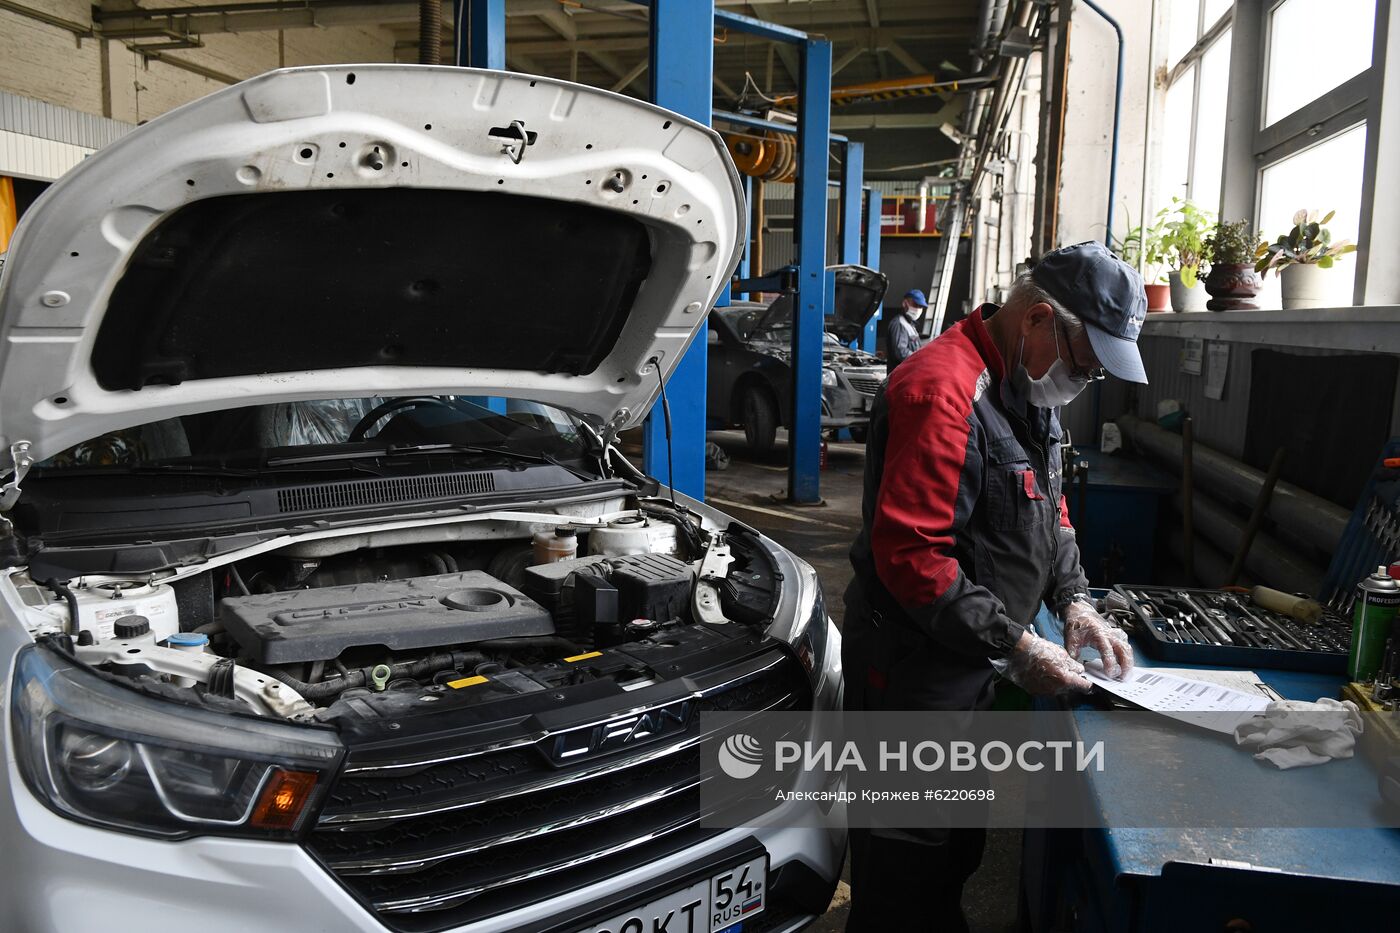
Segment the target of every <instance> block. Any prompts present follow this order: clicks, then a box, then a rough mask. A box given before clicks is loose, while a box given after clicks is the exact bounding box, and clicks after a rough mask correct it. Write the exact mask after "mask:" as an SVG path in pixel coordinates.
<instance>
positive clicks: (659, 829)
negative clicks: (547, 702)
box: [307, 648, 811, 931]
mask: <svg viewBox="0 0 1400 933" xmlns="http://www.w3.org/2000/svg"><path fill="white" fill-rule="evenodd" d="M690 696H691V699H692V701H693V704H694V709H693V714H692V715H691V716H690V717H689V719H688V720H687V726H686V728H685V729H684V730H683V731H677V732H674V733H671V734H668V735H666V736H665V737H664V738H661V739H658V740H654V741H652V742H650V743H647V744H644V745H641V746H640V747H638V748H636V749H635V750H623V751H621V752H617V753H613V754H611V755H608V756H605V757H595V758H592V759H591V760H588V761H584V762H581V763H577V764H571V765H565V766H557V765H555V764H552V763H551V762H550V760H549V759H548V758H547V757H546V755H545V753H544V752H543V751H542V748H543V746H544V743H545V742H546V739H544V738H540V737H538V736H531V737H529V738H528V739H526V740H523V741H521V742H518V743H514V744H508V745H505V746H496V747H488V748H485V749H482V748H468V749H451V748H446V749H442V750H439V751H438V752H437V753H436V754H435V755H434V756H433V758H432V759H431V760H425V761H419V762H414V761H403V760H399V759H395V760H393V762H392V763H380V764H375V763H369V762H363V763H357V761H356V757H355V753H354V751H353V750H352V752H351V757H350V760H349V762H348V764H347V766H346V771H345V773H344V774H343V775H342V776H341V778H340V780H339V781H338V782H337V783H336V785H335V786H334V787H333V788H332V791H331V794H330V797H329V799H328V802H327V805H326V807H325V809H324V811H323V812H322V814H321V816H320V818H319V821H318V823H317V825H316V827H315V829H314V830H313V831H312V833H311V835H310V837H309V838H308V840H307V846H308V847H309V848H310V850H311V851H312V852H313V853H314V854H315V855H316V856H317V857H318V858H319V859H320V860H321V861H322V862H323V863H324V864H325V866H326V867H327V868H328V869H329V870H330V871H331V873H332V874H334V875H335V876H336V877H337V878H338V879H339V880H340V882H341V883H342V884H344V885H345V886H346V887H347V888H348V889H349V890H350V891H351V892H352V893H353V894H355V896H356V897H358V898H359V899H360V900H361V901H362V902H363V903H364V904H365V905H366V906H367V907H368V908H369V909H371V910H373V911H374V912H375V913H376V914H377V915H378V916H379V918H380V920H381V921H383V922H384V923H385V924H386V925H388V926H390V927H392V928H394V929H398V930H411V931H427V930H438V929H442V928H444V927H448V926H454V925H457V924H462V923H470V922H474V921H479V920H483V919H486V918H488V917H492V916H496V915H498V914H501V913H505V912H507V911H510V910H515V909H518V908H521V907H524V906H527V905H530V904H533V903H537V902H541V901H545V900H548V899H550V898H554V897H558V896H560V895H562V894H564V893H566V892H568V891H571V890H577V889H579V888H582V887H585V886H587V885H590V884H594V883H596V882H598V881H601V880H604V879H606V878H610V877H614V876H616V875H617V874H620V873H622V872H625V871H628V870H631V869H634V868H637V867H639V866H642V865H646V864H648V863H649V862H653V861H655V860H656V859H659V858H662V857H664V856H666V855H669V854H672V853H674V852H678V851H681V850H684V849H685V848H688V847H690V846H694V845H696V844H697V843H700V842H702V841H704V840H705V839H707V838H710V837H712V836H714V835H716V834H717V833H719V832H721V831H722V830H718V829H712V828H709V827H708V826H703V825H701V820H702V817H703V816H704V815H705V814H703V813H702V812H701V807H700V786H701V785H702V784H703V783H704V782H705V780H707V777H708V775H707V773H706V771H705V768H704V767H703V766H702V763H701V761H700V744H699V743H700V742H701V741H702V740H703V739H704V738H705V737H706V736H705V735H703V734H701V732H700V724H699V717H698V714H699V713H701V712H709V711H725V712H728V711H745V710H754V711H758V710H768V709H804V708H810V704H811V690H810V687H809V685H808V681H807V678H806V675H805V672H804V671H803V670H802V668H801V666H800V664H798V663H797V662H796V660H794V659H793V658H792V657H791V656H790V655H788V654H787V653H785V652H784V651H782V650H780V649H777V648H775V649H773V650H772V651H771V652H769V653H766V654H764V655H762V656H761V657H760V658H758V659H756V660H751V661H748V662H745V664H744V666H743V668H742V670H740V671H736V674H735V676H734V677H732V678H729V679H727V680H725V681H724V682H722V683H720V684H719V685H717V686H715V687H712V688H708V689H704V690H700V691H698V692H697V693H696V694H692V695H690ZM672 702H674V701H672ZM620 714H621V713H620Z"/></svg>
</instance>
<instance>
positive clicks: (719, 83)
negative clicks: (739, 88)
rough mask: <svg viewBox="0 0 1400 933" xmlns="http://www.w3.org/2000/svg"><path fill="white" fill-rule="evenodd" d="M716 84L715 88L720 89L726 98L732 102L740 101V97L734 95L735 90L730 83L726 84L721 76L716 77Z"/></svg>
mask: <svg viewBox="0 0 1400 933" xmlns="http://www.w3.org/2000/svg"><path fill="white" fill-rule="evenodd" d="M714 82H715V87H717V88H719V90H720V92H721V93H722V94H724V96H725V97H727V98H729V99H730V100H738V99H739V95H738V94H735V93H734V88H732V87H730V86H729V84H728V82H726V81H725V80H724V79H723V78H721V77H720V76H719V75H715V76H714Z"/></svg>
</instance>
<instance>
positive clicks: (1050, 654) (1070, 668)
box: [1002, 632, 1093, 696]
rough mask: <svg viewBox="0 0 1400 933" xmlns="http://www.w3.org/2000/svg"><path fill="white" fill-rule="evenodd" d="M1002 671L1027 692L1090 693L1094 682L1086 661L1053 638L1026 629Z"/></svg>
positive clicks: (1043, 693)
mask: <svg viewBox="0 0 1400 933" xmlns="http://www.w3.org/2000/svg"><path fill="white" fill-rule="evenodd" d="M1002 675H1003V676H1004V677H1005V678H1006V679H1007V680H1009V681H1011V682H1012V683H1013V684H1015V685H1016V686H1018V687H1020V688H1022V689H1023V690H1025V691H1026V692H1027V693H1034V694H1038V695H1042V696H1044V695H1047V694H1056V693H1073V692H1079V693H1088V692H1089V689H1090V687H1092V686H1093V685H1092V684H1091V683H1090V682H1089V678H1088V677H1086V676H1084V665H1083V664H1080V663H1079V662H1078V661H1076V660H1075V659H1074V658H1072V657H1070V656H1069V654H1067V653H1066V652H1065V649H1063V648H1061V647H1060V646H1059V645H1057V644H1055V643H1054V642H1053V641H1046V640H1045V639H1044V638H1041V637H1039V636H1038V635H1034V634H1032V633H1031V632H1026V633H1025V634H1024V635H1022V636H1021V640H1020V641H1018V642H1016V647H1015V648H1012V649H1011V653H1010V654H1009V655H1007V656H1006V670H1005V671H1003V672H1002Z"/></svg>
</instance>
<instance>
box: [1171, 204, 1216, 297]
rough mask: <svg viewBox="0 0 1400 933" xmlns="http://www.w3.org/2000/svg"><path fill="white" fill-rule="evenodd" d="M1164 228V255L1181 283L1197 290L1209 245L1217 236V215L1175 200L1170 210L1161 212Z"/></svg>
mask: <svg viewBox="0 0 1400 933" xmlns="http://www.w3.org/2000/svg"><path fill="white" fill-rule="evenodd" d="M1157 223H1158V225H1160V226H1161V228H1162V251H1163V252H1164V253H1165V254H1166V257H1167V262H1168V264H1170V265H1171V266H1172V267H1173V268H1175V269H1176V271H1178V272H1180V273H1181V283H1182V284H1183V285H1185V286H1186V287H1187V288H1195V287H1196V280H1197V278H1199V277H1200V270H1201V265H1202V264H1203V263H1204V262H1205V260H1206V241H1207V240H1209V239H1210V237H1211V235H1212V234H1213V233H1214V232H1215V214H1214V213H1213V212H1211V211H1206V210H1202V209H1201V208H1199V207H1197V206H1196V205H1195V203H1194V202H1192V201H1188V200H1186V199H1184V198H1172V203H1171V206H1170V207H1164V208H1162V209H1161V210H1160V211H1158V212H1157Z"/></svg>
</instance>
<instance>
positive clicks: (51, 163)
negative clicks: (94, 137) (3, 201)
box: [0, 130, 92, 181]
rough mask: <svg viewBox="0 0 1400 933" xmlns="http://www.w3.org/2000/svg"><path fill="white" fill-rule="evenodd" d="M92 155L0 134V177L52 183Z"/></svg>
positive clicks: (4, 132)
mask: <svg viewBox="0 0 1400 933" xmlns="http://www.w3.org/2000/svg"><path fill="white" fill-rule="evenodd" d="M90 152H92V150H91V149H85V148H83V147H82V146H74V145H72V144H71V143H61V142H56V141H54V140H52V139H40V138H39V137H37V136H24V135H21V134H19V133H11V132H9V131H8V130H0V175H13V176H17V177H19V178H37V179H39V180H41V181H53V180H54V179H56V178H58V176H60V175H62V174H63V173H64V172H66V171H68V170H69V169H70V168H72V167H73V166H75V165H77V164H78V163H79V162H81V161H83V159H84V158H86V157H87V155H88V153H90Z"/></svg>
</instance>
